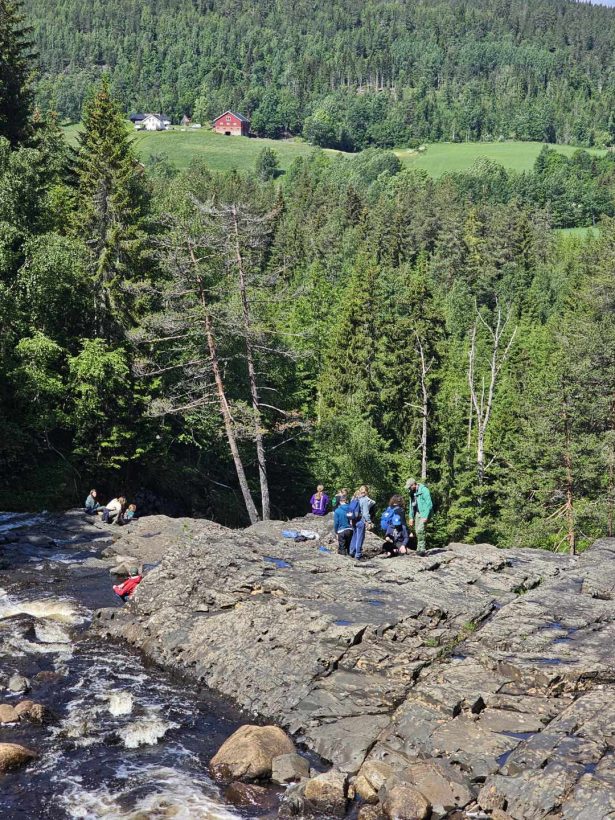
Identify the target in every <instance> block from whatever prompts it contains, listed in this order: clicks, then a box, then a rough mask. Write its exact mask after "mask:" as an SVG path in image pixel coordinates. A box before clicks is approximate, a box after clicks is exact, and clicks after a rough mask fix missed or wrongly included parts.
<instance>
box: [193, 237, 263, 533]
mask: <svg viewBox="0 0 615 820" xmlns="http://www.w3.org/2000/svg"><path fill="white" fill-rule="evenodd" d="M190 257H191V259H192V263H193V264H194V266H195V268H197V267H198V262H197V260H196V257H195V255H194V250H193V249H192V248H190ZM199 299H200V301H201V307H202V308H203V326H204V329H205V338H206V339H207V350H208V354H209V361H210V364H211V370H212V373H213V377H214V383H215V385H216V395H217V397H218V406H219V408H220V415H221V416H222V420H223V422H224V430H225V433H226V440H227V442H228V446H229V449H230V451H231V456H232V457H233V462H234V464H235V471H236V473H237V479H238V481H239V486H240V488H241V494H242V495H243V500H244V503H245V505H246V510H247V512H248V517H249V519H250V523H251V524H256V522H257V521H258V512H257V510H256V506H255V505H254V500H253V498H252V495H251V493H250V488H249V486H248V479H247V478H246V471H245V470H244V467H243V462H242V460H241V455H240V453H239V447H238V446H237V437H236V436H235V430H234V429H233V417H232V415H231V409H230V407H229V403H228V401H227V398H226V391H225V390H224V382H223V381H222V374H221V372H220V362H219V359H218V348H217V346H216V339H215V336H214V332H213V323H212V319H211V313H210V312H209V310H208V308H207V300H206V297H205V289H204V287H203V283H202V281H201V280H200V279H199Z"/></svg>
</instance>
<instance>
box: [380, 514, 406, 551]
mask: <svg viewBox="0 0 615 820" xmlns="http://www.w3.org/2000/svg"><path fill="white" fill-rule="evenodd" d="M409 543H410V536H409V535H408V528H407V527H406V525H405V523H404V520H403V518H402V517H401V515H399V514H398V513H395V515H394V516H392V518H391V523H390V524H389V526H388V527H387V531H386V535H385V537H384V543H383V544H382V552H383V556H384V558H393V556H395V555H405V554H406V553H407V552H408V544H409Z"/></svg>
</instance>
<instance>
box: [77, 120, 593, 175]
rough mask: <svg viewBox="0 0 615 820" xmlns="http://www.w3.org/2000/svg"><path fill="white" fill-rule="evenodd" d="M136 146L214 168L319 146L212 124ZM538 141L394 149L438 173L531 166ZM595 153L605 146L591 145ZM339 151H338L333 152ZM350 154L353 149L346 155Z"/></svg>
mask: <svg viewBox="0 0 615 820" xmlns="http://www.w3.org/2000/svg"><path fill="white" fill-rule="evenodd" d="M78 130H79V126H78V125H70V126H68V127H67V128H66V129H65V133H66V135H67V138H68V140H69V142H71V143H74V142H75V141H76V136H77V132H78ZM134 138H135V142H136V148H137V151H138V153H139V155H140V157H141V159H142V161H143V162H147V160H148V158H150V157H151V156H153V155H161V154H165V155H166V156H167V158H168V159H169V161H170V162H171V163H172V164H173V165H175V166H176V167H177V168H179V169H180V170H181V169H184V168H187V167H188V166H189V165H190V163H191V162H192V160H193V159H196V158H202V159H204V160H205V162H206V163H207V165H208V166H209V167H210V168H212V169H213V170H216V171H227V170H229V169H230V168H237V169H238V170H247V169H252V168H254V164H255V162H256V157H257V156H258V154H259V152H260V151H261V150H262V149H263V148H264V147H265V146H269V147H271V148H273V149H274V150H275V151H276V153H277V154H278V156H279V158H280V168H281V169H282V170H286V169H287V168H288V167H289V166H290V164H291V162H292V161H293V160H294V159H295V157H299V156H307V155H308V154H310V153H311V152H312V151H314V150H316V149H315V148H314V146H312V145H310V144H309V143H306V142H303V141H302V140H270V139H253V138H248V137H224V136H222V135H220V134H216V133H214V132H213V131H210V130H208V129H204V128H203V129H198V130H181V129H174V130H171V131H161V132H156V131H149V132H143V131H141V132H138V133H135V135H134ZM552 147H553V148H555V149H556V150H557V151H561V152H562V153H563V154H566V155H567V156H570V155H571V154H573V153H574V152H575V151H576V150H578V149H577V148H575V147H573V146H571V145H555V146H552ZM541 148H542V143H540V142H462V143H433V144H430V145H428V146H427V150H426V151H424V152H418V151H413V150H410V149H404V148H400V149H396V150H395V153H396V154H397V156H398V157H399V158H400V160H401V161H402V163H403V164H404V165H405V166H406V167H408V168H423V169H424V170H425V171H427V173H428V174H430V175H431V176H434V177H439V176H442V175H443V174H445V173H449V172H453V171H466V170H468V168H471V167H472V165H474V163H475V162H476V161H477V160H478V159H480V158H486V159H490V160H493V161H494V162H498V163H499V164H500V165H503V166H504V167H505V168H510V169H512V170H514V171H529V170H530V169H531V168H532V167H533V165H534V162H535V161H536V157H537V156H538V154H539V153H540V149H541ZM589 150H590V152H591V153H595V154H599V153H604V152H603V151H602V152H601V151H596V150H593V149H589ZM330 153H339V152H333V151H332V152H330ZM348 156H352V155H348Z"/></svg>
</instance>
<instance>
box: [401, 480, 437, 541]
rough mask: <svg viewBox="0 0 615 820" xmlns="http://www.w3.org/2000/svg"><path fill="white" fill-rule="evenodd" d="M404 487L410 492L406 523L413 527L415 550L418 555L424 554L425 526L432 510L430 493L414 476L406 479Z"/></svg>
mask: <svg viewBox="0 0 615 820" xmlns="http://www.w3.org/2000/svg"><path fill="white" fill-rule="evenodd" d="M406 489H407V490H408V492H409V493H410V507H409V512H408V523H409V524H410V526H411V527H412V526H413V527H414V532H415V533H416V551H417V554H418V555H425V552H426V550H427V536H426V533H425V527H426V524H427V522H428V521H429V519H430V518H431V514H432V512H433V502H432V500H431V493H430V492H429V489H428V488H427V486H426V485H425V484H419V482H418V481H417V480H416V479H415V478H409V479H408V480H407V481H406Z"/></svg>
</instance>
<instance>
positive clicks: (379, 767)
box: [354, 760, 394, 803]
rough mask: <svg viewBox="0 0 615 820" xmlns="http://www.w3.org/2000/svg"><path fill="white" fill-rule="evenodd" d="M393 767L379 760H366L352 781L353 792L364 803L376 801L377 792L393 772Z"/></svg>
mask: <svg viewBox="0 0 615 820" xmlns="http://www.w3.org/2000/svg"><path fill="white" fill-rule="evenodd" d="M393 771H394V770H393V767H392V766H391V765H390V764H389V763H384V762H383V761H381V760H368V761H367V762H366V763H364V764H363V766H361V769H360V771H359V774H358V775H357V777H356V780H355V782H354V790H355V794H357V795H358V796H359V797H360V798H361V799H362V800H365V802H366V803H376V802H377V800H378V792H379V791H380V789H381V788H382V787H383V785H384V784H385V782H386V780H387V779H388V778H389V777H391V775H392V774H393Z"/></svg>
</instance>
